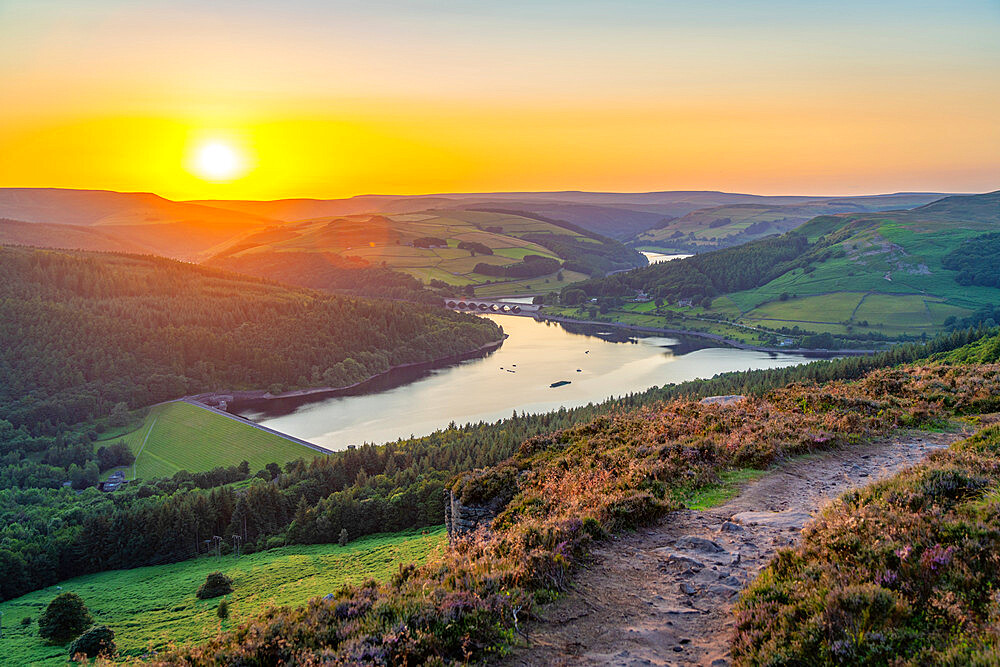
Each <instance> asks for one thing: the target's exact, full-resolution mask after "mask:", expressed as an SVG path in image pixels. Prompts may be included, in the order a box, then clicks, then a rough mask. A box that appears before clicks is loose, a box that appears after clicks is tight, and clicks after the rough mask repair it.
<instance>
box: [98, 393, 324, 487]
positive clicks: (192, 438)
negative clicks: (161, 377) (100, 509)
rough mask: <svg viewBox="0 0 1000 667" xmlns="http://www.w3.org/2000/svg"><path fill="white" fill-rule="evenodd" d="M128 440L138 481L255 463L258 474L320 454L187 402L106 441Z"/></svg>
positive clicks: (160, 409) (156, 411)
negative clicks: (277, 464) (134, 459)
mask: <svg viewBox="0 0 1000 667" xmlns="http://www.w3.org/2000/svg"><path fill="white" fill-rule="evenodd" d="M117 440H124V441H125V443H126V444H127V445H128V446H129V448H130V449H131V450H132V453H133V454H135V455H136V461H135V466H134V471H133V469H131V468H130V469H129V471H128V473H127V476H128V477H129V478H131V477H132V476H133V474H134V475H135V477H136V478H137V479H149V478H152V477H170V476H171V475H173V474H174V473H175V472H177V471H178V470H188V471H190V472H204V471H206V470H211V469H212V468H215V467H218V466H231V465H239V463H240V462H241V461H247V462H248V463H249V464H250V470H251V471H254V472H255V471H257V470H260V469H261V468H263V467H264V466H265V465H267V464H268V463H280V464H284V463H285V462H286V461H294V460H296V459H311V458H314V457H316V456H320V455H321V454H320V453H318V452H316V451H315V450H312V449H309V448H308V447H306V446H304V445H300V444H299V443H297V442H294V441H292V440H287V439H285V438H283V437H281V436H278V435H275V434H273V433H269V432H267V431H262V430H260V429H258V428H254V427H253V425H252V424H250V423H249V422H247V423H244V422H243V421H241V420H238V419H232V418H230V417H225V416H223V415H220V414H218V413H216V412H213V411H211V410H207V409H204V408H200V407H198V406H196V405H193V404H191V403H187V402H184V401H174V402H171V403H164V404H163V405H158V406H155V407H154V408H152V409H151V410H150V411H149V414H147V415H146V418H145V420H143V422H142V424H141V425H140V426H139V428H137V429H135V430H134V431H132V432H130V433H127V434H125V435H123V436H119V437H114V438H109V439H108V440H106V441H102V442H100V443H98V445H100V444H103V443H104V442H115V441H117Z"/></svg>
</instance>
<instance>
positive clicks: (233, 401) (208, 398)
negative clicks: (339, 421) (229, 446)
mask: <svg viewBox="0 0 1000 667" xmlns="http://www.w3.org/2000/svg"><path fill="white" fill-rule="evenodd" d="M505 340H507V334H506V333H505V334H503V336H502V337H501V338H500V340H496V341H492V342H490V343H486V344H485V345H481V346H479V347H477V348H475V349H473V350H469V351H468V352H459V353H457V354H450V355H447V356H444V357H439V358H437V359H431V360H428V361H414V362H411V363H408V364H399V365H398V366H392V367H390V368H388V369H387V370H384V371H382V372H381V373H376V374H375V375H370V376H368V377H367V378H365V379H364V380H359V381H358V382H355V383H354V384H349V385H344V386H342V387H312V388H309V389H293V390H292V391H283V392H281V393H280V394H272V393H271V392H270V391H267V390H264V389H248V390H240V391H213V392H205V393H201V394H195V395H193V396H185V397H183V398H182V399H180V400H186V401H193V402H196V403H199V404H201V405H204V406H207V407H210V408H214V409H216V410H220V411H222V412H226V413H228V414H232V413H230V412H229V409H230V408H231V407H233V406H234V405H239V406H240V407H241V408H244V407H250V406H252V405H254V404H260V403H267V402H269V401H280V400H287V399H298V398H329V397H333V396H342V395H346V394H349V393H351V392H354V391H357V390H359V389H364V388H365V386H366V385H369V384H371V383H373V382H376V381H378V380H382V379H384V378H386V377H388V376H389V375H391V374H393V373H397V372H399V371H404V370H414V369H417V370H424V369H431V368H437V367H439V366H444V365H447V364H452V363H455V362H458V361H464V360H466V359H472V358H474V357H478V356H483V355H486V354H488V353H490V352H493V351H494V350H497V349H499V348H500V346H501V345H503V343H504V341H505Z"/></svg>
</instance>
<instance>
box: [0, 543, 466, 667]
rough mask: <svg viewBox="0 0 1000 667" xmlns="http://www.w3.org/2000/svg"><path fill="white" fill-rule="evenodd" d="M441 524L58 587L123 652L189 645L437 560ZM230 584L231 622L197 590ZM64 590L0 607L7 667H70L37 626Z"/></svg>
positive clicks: (113, 575)
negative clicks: (212, 578) (223, 579)
mask: <svg viewBox="0 0 1000 667" xmlns="http://www.w3.org/2000/svg"><path fill="white" fill-rule="evenodd" d="M445 539H446V538H445V531H444V528H443V527H439V528H434V529H430V530H428V531H427V534H421V533H420V531H408V532H404V533H387V534H383V535H374V536H369V537H366V538H362V539H359V540H356V541H354V542H351V543H349V544H348V545H347V546H343V547H341V546H337V545H330V544H322V545H309V546H294V547H283V548H280V549H272V550H269V551H264V552H261V553H257V554H250V555H245V556H241V557H239V558H236V557H235V556H232V555H226V556H223V557H222V558H221V559H220V558H215V557H203V558H196V559H193V560H188V561H184V562H181V563H174V564H172V565H158V566H154V567H140V568H136V569H133V570H117V571H112V572H102V573H100V574H92V575H87V576H83V577H77V578H75V579H69V580H67V581H64V582H62V584H61V586H62V592H72V593H76V594H77V595H79V596H80V597H82V598H83V600H84V602H85V603H86V604H87V606H88V608H89V609H90V612H91V614H92V615H93V617H94V621H95V622H96V623H98V624H105V625H108V626H110V627H111V628H112V629H113V630H114V631H115V634H116V636H115V641H116V642H117V644H118V648H119V651H120V652H121V653H122V654H123V655H125V656H129V655H133V656H135V655H141V654H142V653H144V652H146V651H147V650H149V649H150V648H161V647H163V646H166V645H167V644H168V643H169V642H174V643H176V644H178V645H183V644H192V643H197V642H201V641H204V640H206V639H209V638H211V637H213V636H215V634H216V633H217V632H218V631H219V630H220V625H221V629H223V630H225V629H229V628H234V627H236V626H237V625H238V624H239V623H240V622H241V621H245V620H247V619H249V618H252V617H254V616H256V615H258V614H259V613H261V612H262V611H264V610H265V609H266V608H267V607H269V606H273V605H287V606H296V605H301V604H303V603H305V602H306V601H307V600H309V599H310V598H313V597H317V596H323V595H326V594H327V593H331V592H334V591H335V590H337V588H338V587H340V586H341V585H343V584H345V583H351V584H357V583H360V582H362V581H363V580H365V579H368V578H374V579H377V580H380V581H384V580H386V579H388V578H389V576H390V575H391V574H392V573H393V572H395V571H396V569H397V568H398V567H399V565H400V564H401V563H422V562H425V561H427V560H428V559H429V558H433V557H434V554H435V553H437V552H438V551H439V550H440V549H441V548H442V546H443V545H444V542H445ZM216 570H219V571H222V572H224V573H225V574H226V575H228V576H229V577H230V578H232V579H233V588H234V590H233V592H232V593H231V594H229V595H228V596H227V599H228V601H229V612H230V616H229V620H228V621H225V622H221V623H220V621H219V619H218V617H217V616H216V614H215V610H216V607H217V606H218V604H219V599H221V598H217V599H214V600H199V599H198V598H196V597H195V591H197V590H198V586H200V585H201V583H202V582H203V581H204V580H205V576H206V575H207V574H208V573H209V572H214V571H216ZM59 592H60V591H58V590H57V589H56V587H54V586H51V587H49V588H46V589H43V590H40V591H35V592H34V593H29V594H28V595H25V596H22V597H20V598H16V599H14V600H8V601H7V602H4V603H2V604H0V612H3V640H2V646H3V657H2V659H0V662H2V663H3V664H10V665H29V664H52V665H55V664H65V662H66V658H67V657H68V656H67V650H68V649H67V647H65V646H59V645H53V644H49V643H47V642H45V641H43V640H42V639H40V638H39V637H38V633H37V630H38V626H37V623H35V622H33V623H32V624H31V625H29V626H23V625H21V621H22V619H24V618H25V617H26V616H30V617H31V618H32V620H33V621H37V619H38V617H39V615H41V613H42V612H43V611H44V610H45V607H46V605H48V603H49V602H50V601H51V600H52V598H54V597H55V596H56V595H57V594H58V593H59Z"/></svg>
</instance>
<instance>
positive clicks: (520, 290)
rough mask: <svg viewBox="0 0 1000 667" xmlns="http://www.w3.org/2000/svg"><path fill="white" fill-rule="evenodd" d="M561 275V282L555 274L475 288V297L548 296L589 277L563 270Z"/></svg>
mask: <svg viewBox="0 0 1000 667" xmlns="http://www.w3.org/2000/svg"><path fill="white" fill-rule="evenodd" d="M562 274H563V279H562V281H560V280H558V279H557V278H556V276H555V274H553V275H551V276H539V277H538V278H525V279H524V280H511V281H507V282H502V283H494V284H491V285H483V286H481V287H477V288H476V296H478V297H480V298H482V297H496V296H512V295H516V294H548V293H549V292H558V291H559V290H561V289H562V288H563V287H565V286H566V285H569V284H571V283H575V282H579V281H581V280H586V279H587V278H588V277H589V276H587V275H584V274H582V273H577V272H576V271H566V270H565V269H564V270H563V272H562ZM493 280H495V278H494V279H493Z"/></svg>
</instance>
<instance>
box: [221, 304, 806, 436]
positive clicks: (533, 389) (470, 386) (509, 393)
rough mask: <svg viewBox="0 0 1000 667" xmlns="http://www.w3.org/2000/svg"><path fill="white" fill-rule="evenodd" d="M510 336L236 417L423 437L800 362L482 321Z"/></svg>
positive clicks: (329, 432) (577, 329) (606, 330)
mask: <svg viewBox="0 0 1000 667" xmlns="http://www.w3.org/2000/svg"><path fill="white" fill-rule="evenodd" d="M484 317H489V318H490V319H493V320H494V321H496V322H497V323H498V324H500V325H501V326H502V327H503V328H504V331H505V332H506V333H507V334H508V336H509V337H508V338H507V340H506V341H504V343H503V345H502V346H501V347H500V348H499V349H498V350H496V351H495V352H492V353H490V354H488V355H486V356H484V357H478V358H474V359H468V360H465V361H462V362H458V363H455V364H452V365H449V366H445V367H443V368H435V369H431V370H420V371H404V372H403V373H402V374H399V373H396V374H393V377H391V378H386V379H380V380H377V381H375V382H373V383H371V384H370V385H367V386H365V387H364V393H360V394H358V395H348V396H335V397H329V398H320V399H316V398H314V399H312V400H305V399H302V398H296V399H284V400H281V401H271V402H269V403H268V404H267V406H266V408H253V409H244V410H240V411H239V414H241V415H242V416H244V417H247V418H249V419H252V420H253V421H255V422H258V423H260V424H263V425H264V426H268V427H270V428H273V429H276V430H278V431H281V432H283V433H288V434H290V435H293V436H296V437H298V438H302V439H304V440H308V441H310V442H313V443H315V444H317V445H319V446H321V447H325V448H327V449H330V450H341V449H345V448H347V446H348V445H359V444H362V443H364V442H372V443H383V442H388V441H391V440H396V439H398V438H408V437H410V436H411V435H415V436H420V435H427V434H428V433H432V432H433V431H436V430H438V429H441V428H444V427H446V426H448V424H449V423H450V422H455V423H456V424H464V423H469V422H478V421H496V420H498V419H503V418H505V417H509V416H510V415H511V413H512V412H513V411H515V410H516V411H517V412H518V413H522V412H530V413H538V412H548V411H550V410H557V409H559V407H560V406H566V407H575V406H580V405H586V404H587V403H597V402H600V401H603V400H605V399H607V398H610V397H612V396H622V395H625V394H630V393H636V392H641V391H644V390H645V389H648V388H649V387H652V386H657V385H663V384H667V383H671V382H682V381H684V380H690V379H694V378H709V377H712V376H713V375H715V374H716V373H722V372H726V371H744V370H747V369H758V368H775V367H780V366H791V365H794V364H798V363H802V362H803V361H805V360H806V359H805V357H803V356H801V355H794V354H769V353H766V352H757V351H753V350H738V349H735V348H729V347H708V346H706V342H705V341H703V340H701V339H698V338H685V339H683V340H682V339H678V338H667V337H661V336H641V335H637V334H635V333H633V332H624V331H622V330H620V329H618V330H616V329H614V328H611V327H609V326H607V325H600V324H586V325H573V324H566V325H560V324H556V323H546V322H539V321H537V320H535V319H533V318H531V317H513V316H505V315H485V316H484Z"/></svg>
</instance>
